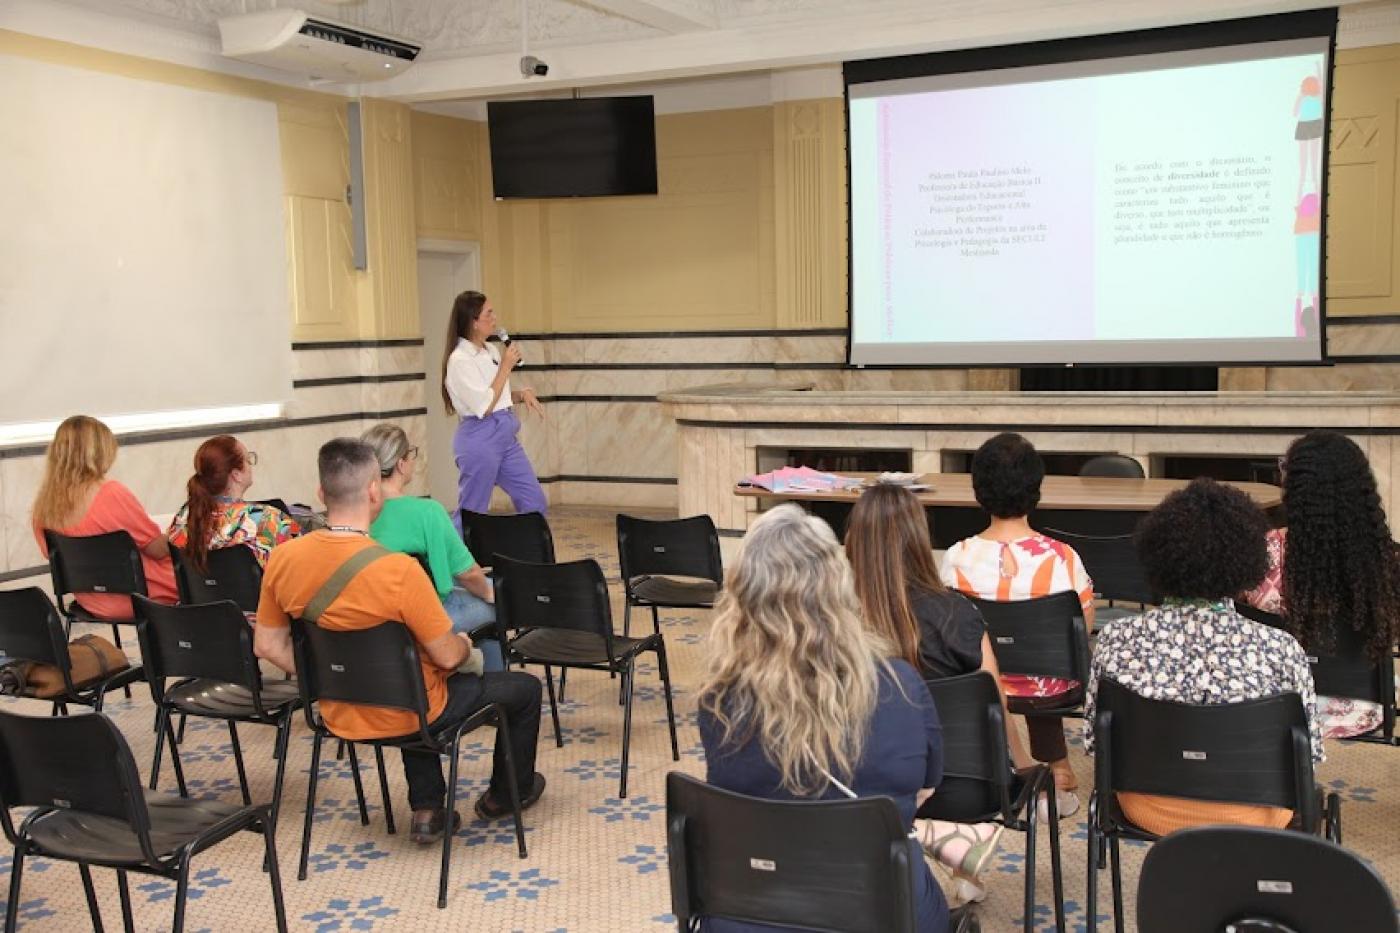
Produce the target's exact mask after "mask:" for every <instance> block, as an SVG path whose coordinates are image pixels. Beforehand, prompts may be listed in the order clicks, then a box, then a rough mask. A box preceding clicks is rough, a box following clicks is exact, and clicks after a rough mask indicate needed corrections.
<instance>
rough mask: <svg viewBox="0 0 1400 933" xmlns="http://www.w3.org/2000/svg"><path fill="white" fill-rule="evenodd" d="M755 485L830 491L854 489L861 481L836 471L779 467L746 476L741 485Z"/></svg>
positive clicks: (759, 486) (773, 490)
mask: <svg viewBox="0 0 1400 933" xmlns="http://www.w3.org/2000/svg"><path fill="white" fill-rule="evenodd" d="M745 484H746V485H749V486H756V487H758V488H759V489H766V490H768V491H769V492H830V491H832V490H834V489H854V488H856V487H858V486H860V485H861V481H860V480H859V479H857V478H855V477H851V476H841V475H840V474H838V473H823V472H822V471H820V470H814V469H812V468H811V467H779V468H778V469H776V470H773V471H771V472H768V473H758V474H756V475H754V476H750V477H747V478H746V479H744V480H743V482H742V483H741V485H745Z"/></svg>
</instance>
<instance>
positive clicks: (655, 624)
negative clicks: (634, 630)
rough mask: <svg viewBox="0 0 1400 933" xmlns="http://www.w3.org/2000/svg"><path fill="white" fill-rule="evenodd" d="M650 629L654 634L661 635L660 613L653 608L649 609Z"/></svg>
mask: <svg viewBox="0 0 1400 933" xmlns="http://www.w3.org/2000/svg"><path fill="white" fill-rule="evenodd" d="M651 627H652V628H653V629H655V630H656V634H658V635H660V634H661V613H660V611H659V610H658V609H657V608H656V607H655V606H652V607H651Z"/></svg>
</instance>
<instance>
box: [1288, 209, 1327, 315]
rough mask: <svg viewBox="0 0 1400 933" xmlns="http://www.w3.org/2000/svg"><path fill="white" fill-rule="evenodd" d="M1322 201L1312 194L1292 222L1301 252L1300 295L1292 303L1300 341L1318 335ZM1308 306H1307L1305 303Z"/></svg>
mask: <svg viewBox="0 0 1400 933" xmlns="http://www.w3.org/2000/svg"><path fill="white" fill-rule="evenodd" d="M1320 206H1321V199H1320V198H1319V197H1318V196H1317V195H1316V194H1313V193H1312V192H1309V193H1308V194H1305V195H1303V197H1302V198H1301V199H1300V200H1299V201H1298V210H1297V213H1296V214H1295V216H1294V221H1293V240H1294V243H1295V245H1296V247H1297V250H1298V293H1297V297H1296V298H1295V299H1294V302H1293V332H1294V335H1295V336H1297V337H1311V336H1312V335H1313V334H1315V333H1317V306H1318V302H1319V297H1320V296H1319V293H1318V289H1317V270H1318V265H1319V264H1320V258H1319V250H1320V249H1321V234H1322V213H1321V210H1320ZM1305 301H1306V302H1309V303H1308V304H1306V305H1305V304H1304V302H1305Z"/></svg>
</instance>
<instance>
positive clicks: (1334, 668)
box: [1235, 600, 1395, 736]
mask: <svg viewBox="0 0 1400 933" xmlns="http://www.w3.org/2000/svg"><path fill="white" fill-rule="evenodd" d="M1235 611H1236V612H1238V613H1239V614H1240V615H1242V616H1244V617H1245V618H1247V619H1253V620H1254V621H1255V622H1259V623H1261V624H1263V625H1267V626H1269V627H1270V628H1276V629H1280V630H1282V631H1287V630H1288V626H1287V624H1286V623H1285V622H1284V619H1283V617H1282V616H1280V615H1278V614H1276V613H1272V612H1265V611H1264V610H1262V609H1256V608H1255V607H1254V606H1251V605H1249V604H1248V603H1245V602H1240V601H1238V600H1236V602H1235ZM1333 637H1334V639H1335V641H1334V642H1333V645H1332V649H1331V651H1330V652H1329V653H1327V654H1323V653H1321V652H1320V651H1318V650H1317V649H1316V648H1309V649H1306V650H1307V653H1308V666H1309V667H1310V668H1311V669H1312V675H1313V687H1314V688H1315V689H1316V690H1317V693H1318V695H1319V696H1327V697H1345V698H1347V699H1351V700H1365V701H1366V702H1368V703H1378V704H1380V706H1381V708H1382V709H1383V710H1384V714H1383V715H1384V724H1383V727H1384V729H1385V734H1386V735H1387V736H1390V735H1393V734H1394V731H1395V675H1394V671H1393V669H1392V668H1391V665H1390V664H1373V663H1371V660H1370V658H1368V657H1367V656H1366V645H1365V643H1364V642H1363V641H1362V640H1361V637H1360V635H1358V634H1357V633H1356V632H1355V631H1354V630H1353V629H1351V628H1350V627H1349V626H1342V625H1338V626H1336V631H1335V632H1334V634H1333Z"/></svg>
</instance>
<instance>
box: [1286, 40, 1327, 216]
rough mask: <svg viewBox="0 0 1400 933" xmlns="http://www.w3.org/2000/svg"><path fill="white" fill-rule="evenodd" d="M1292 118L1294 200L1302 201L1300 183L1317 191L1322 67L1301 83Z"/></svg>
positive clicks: (1320, 166)
mask: <svg viewBox="0 0 1400 933" xmlns="http://www.w3.org/2000/svg"><path fill="white" fill-rule="evenodd" d="M1293 116H1294V117H1296V118H1297V120H1298V128H1297V129H1296V130H1294V131H1293V138H1294V139H1296V140H1297V141H1298V197H1299V198H1302V197H1303V191H1304V190H1309V189H1305V187H1304V182H1305V181H1311V182H1312V187H1311V189H1310V190H1312V191H1321V190H1322V186H1321V174H1322V128H1323V125H1322V121H1323V116H1324V115H1323V113H1322V65H1321V64H1319V65H1318V66H1317V71H1316V73H1315V74H1310V75H1308V76H1307V77H1306V78H1304V79H1303V83H1302V84H1301V85H1300V86H1299V88H1298V96H1297V97H1296V98H1294V100H1293Z"/></svg>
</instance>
